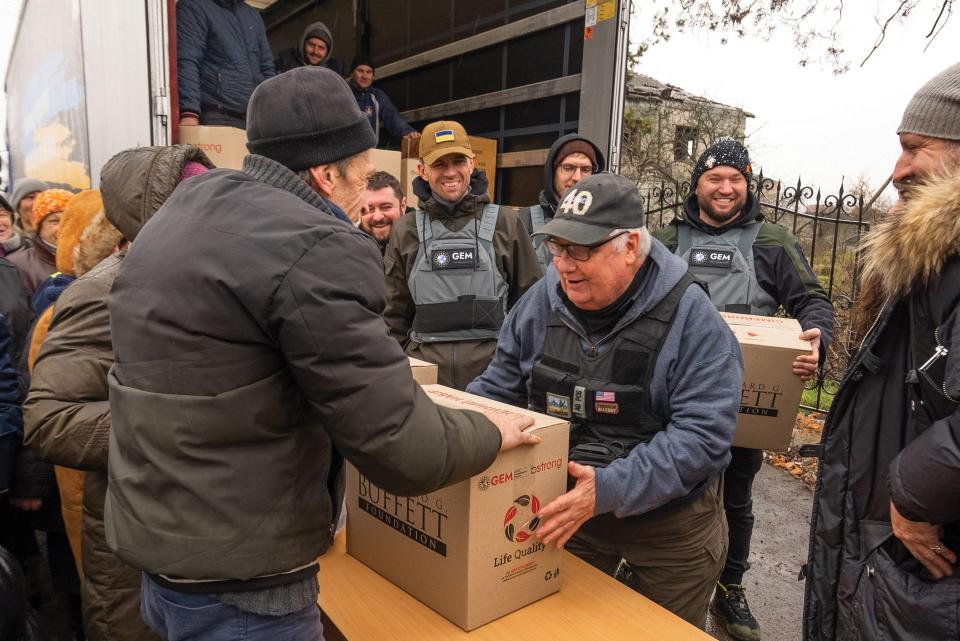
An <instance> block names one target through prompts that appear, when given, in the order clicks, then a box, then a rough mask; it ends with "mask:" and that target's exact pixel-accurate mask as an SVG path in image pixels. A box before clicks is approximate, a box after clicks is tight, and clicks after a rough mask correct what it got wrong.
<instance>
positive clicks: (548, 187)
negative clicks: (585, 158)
mask: <svg viewBox="0 0 960 641" xmlns="http://www.w3.org/2000/svg"><path fill="white" fill-rule="evenodd" d="M571 140H582V141H584V142H585V143H588V144H589V145H590V146H592V147H593V150H594V153H595V154H597V168H596V170H595V171H597V172H600V171H603V170H605V169H606V168H607V161H606V159H605V158H604V157H603V152H602V151H600V148H599V147H597V146H596V145H595V144H594V143H593V141H592V140H590V139H589V138H584V137H583V136H581V135H580V134H567V135H566V136H561V137H560V138H557V141H556V142H554V143H553V144H552V145H550V151H549V153H547V160H546V162H544V163H543V189H542V190H541V191H540V197H539V199H538V202H539V204H540V206H541V207H542V208H543V217H544V219H545V220H544V222H550V221H551V220H552V219H553V217H554V215H555V214H556V213H557V205H558V204H559V199H558V197H557V193H556V191H555V189H556V186H555V185H554V180H553V178H554V173H556V172H555V171H554V167H553V164H554V163H555V162H557V154H558V153H559V152H560V148H561V147H563V146H564V145H565V144H567V143H568V142H570V141H571ZM560 195H561V196H562V195H563V194H560ZM519 216H520V220H522V221H523V225H524V227H526V228H527V231H528V232H529V233H531V234H532V233H533V226H532V223H531V221H530V208H529V207H524V208H523V209H521V210H520V212H519Z"/></svg>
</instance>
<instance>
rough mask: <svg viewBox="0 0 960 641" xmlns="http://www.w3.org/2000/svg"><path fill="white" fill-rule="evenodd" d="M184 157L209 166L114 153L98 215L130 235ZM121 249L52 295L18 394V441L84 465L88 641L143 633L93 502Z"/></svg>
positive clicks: (102, 483)
mask: <svg viewBox="0 0 960 641" xmlns="http://www.w3.org/2000/svg"><path fill="white" fill-rule="evenodd" d="M189 161H198V162H201V163H204V164H206V165H208V166H210V167H212V165H211V164H210V163H209V161H208V160H207V159H206V157H205V156H204V155H203V153H202V152H200V151H199V150H198V149H196V148H195V147H189V146H186V145H176V146H172V147H140V148H137V149H132V150H128V151H125V152H122V153H121V154H119V155H117V156H115V157H114V158H113V159H111V160H110V162H109V163H108V164H107V165H106V166H105V167H104V169H103V172H102V174H101V178H100V181H101V190H102V191H103V194H104V200H105V202H106V203H108V204H109V208H108V209H105V213H106V216H107V218H108V219H109V220H110V222H111V223H113V225H114V226H115V227H117V228H118V229H121V230H123V232H124V234H125V236H126V237H127V238H128V239H129V238H135V237H136V235H137V232H138V231H139V230H140V228H141V227H142V225H143V224H144V223H145V222H146V221H147V220H148V219H149V218H150V216H151V215H152V214H153V213H154V212H155V211H156V210H157V209H158V208H159V207H160V205H162V204H163V202H164V201H165V200H166V199H167V197H169V195H170V193H171V192H172V191H173V189H174V188H175V187H176V185H177V181H178V178H179V176H180V172H181V171H182V170H183V166H184V165H185V164H186V163H187V162H189ZM122 260H123V255H122V254H120V255H115V256H110V257H109V258H107V259H106V260H104V261H103V262H101V263H100V264H99V265H97V266H96V267H94V268H93V269H92V270H90V271H89V272H87V273H85V274H83V275H82V276H81V277H80V278H79V279H78V280H77V281H75V282H74V283H73V285H71V286H70V288H69V289H68V290H67V291H65V292H64V294H63V295H62V296H61V297H60V298H59V299H58V300H57V306H56V311H55V312H54V315H53V319H52V321H51V323H50V329H49V331H48V333H47V336H46V338H45V339H44V342H43V347H42V348H41V350H40V353H39V355H38V357H37V361H36V363H35V364H34V368H33V380H32V385H31V387H30V394H29V395H28V396H27V399H26V401H25V403H24V408H25V409H24V411H25V418H26V422H27V423H26V441H27V444H28V445H29V446H30V447H31V448H33V449H34V450H36V451H37V452H38V453H39V454H40V456H42V457H43V458H44V459H45V460H48V461H50V462H52V463H55V464H57V465H61V466H66V467H70V468H74V469H80V470H84V471H85V472H86V473H85V475H84V480H83V499H82V501H83V528H82V531H83V534H82V537H83V546H82V549H83V554H82V555H81V563H82V568H83V575H84V577H85V580H84V582H83V584H82V588H81V589H82V597H83V618H84V622H85V630H86V634H87V638H88V639H90V641H103V640H111V641H113V640H116V641H121V640H131V641H132V640H134V639H152V638H155V636H154V634H153V633H152V632H150V631H149V630H148V629H147V628H146V626H144V624H143V621H142V620H141V618H140V616H139V607H140V572H139V571H138V570H135V569H134V568H132V567H130V566H129V565H127V564H125V563H123V562H122V561H121V560H120V559H118V558H117V557H116V556H115V555H114V554H113V553H112V552H111V551H110V550H109V548H108V547H107V542H106V539H105V538H104V530H103V501H104V496H105V495H106V491H107V454H108V443H109V436H110V403H109V394H108V389H107V372H108V370H109V369H110V366H111V365H113V346H112V342H111V336H110V315H109V313H108V311H107V295H108V294H109V292H110V287H111V286H112V284H113V281H114V279H115V278H116V276H117V273H119V271H120V265H121V264H122Z"/></svg>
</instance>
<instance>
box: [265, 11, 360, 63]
mask: <svg viewBox="0 0 960 641" xmlns="http://www.w3.org/2000/svg"><path fill="white" fill-rule="evenodd" d="M332 56H333V35H331V33H330V30H329V29H328V28H327V25H325V24H323V23H322V22H314V23H312V24H309V25H307V27H306V28H305V29H304V30H303V34H302V35H301V36H300V40H298V41H297V44H295V45H293V46H292V47H290V48H289V49H287V50H286V51H283V52H281V53H280V55H279V56H277V58H276V60H274V61H273V66H274V67H275V68H276V70H277V73H283V72H285V71H290V70H291V69H296V68H297V67H303V66H307V65H309V66H311V67H319V66H320V65H323V66H324V67H326V68H327V69H331V70H333V71H336V72H337V73H338V74H342V73H343V69H342V67H343V65H341V64H340V61H339V60H337V59H336V58H333V57H332Z"/></svg>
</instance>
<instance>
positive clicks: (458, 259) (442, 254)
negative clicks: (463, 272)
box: [430, 247, 477, 269]
mask: <svg viewBox="0 0 960 641" xmlns="http://www.w3.org/2000/svg"><path fill="white" fill-rule="evenodd" d="M430 262H431V263H432V264H433V268H434V269H464V268H469V269H473V268H474V267H475V266H476V264H477V254H476V251H475V250H474V248H473V247H468V248H463V249H435V250H433V251H431V252H430Z"/></svg>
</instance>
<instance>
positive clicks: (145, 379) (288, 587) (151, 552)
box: [104, 67, 536, 640]
mask: <svg viewBox="0 0 960 641" xmlns="http://www.w3.org/2000/svg"><path fill="white" fill-rule="evenodd" d="M249 106H250V108H249V113H248V125H247V136H248V139H249V143H248V147H249V148H250V151H251V154H250V156H248V157H247V158H246V159H245V161H244V166H243V169H242V171H234V170H226V169H224V170H216V171H212V172H209V173H208V174H205V175H203V176H199V177H196V178H192V179H191V180H189V181H187V182H186V183H184V184H182V185H181V186H180V187H178V188H177V190H176V191H174V193H173V195H172V196H170V198H169V199H168V200H167V201H166V203H165V204H164V205H163V207H161V208H160V210H159V211H157V213H156V214H155V215H154V216H153V217H152V218H151V219H150V221H149V222H147V224H146V225H144V227H143V229H142V230H141V231H140V233H139V235H138V236H137V241H136V242H135V243H134V244H133V245H132V248H131V250H130V251H129V254H128V255H127V257H126V259H125V260H124V263H123V267H122V269H121V271H120V274H119V276H118V277H117V279H116V281H115V282H114V285H113V289H112V292H111V294H110V298H109V309H110V316H111V329H112V334H113V345H114V351H115V355H116V364H115V365H114V367H113V369H111V370H110V375H109V386H110V411H111V419H112V427H111V434H110V458H109V471H108V474H109V489H108V492H107V496H106V502H105V507H104V510H105V521H106V522H105V530H106V538H107V542H108V544H109V546H110V547H111V548H112V549H113V550H114V551H115V552H116V553H117V555H118V556H119V557H120V558H121V559H123V560H124V561H125V562H127V563H128V564H130V565H132V566H133V567H136V568H140V569H142V570H143V578H142V606H141V612H142V613H143V616H144V620H145V622H146V623H147V625H148V626H150V627H151V628H152V629H153V630H154V631H156V632H157V634H159V635H160V636H161V638H163V639H169V640H173V639H235V638H238V635H239V634H240V633H238V632H237V631H238V630H242V631H244V636H243V638H247V639H279V638H303V639H318V638H322V632H321V630H322V626H321V623H320V616H319V613H318V610H317V607H316V597H317V581H316V572H317V565H316V559H317V557H318V556H319V555H321V554H323V553H324V551H325V550H326V549H327V548H328V547H329V545H330V542H331V539H332V535H333V532H334V526H335V524H336V523H337V517H338V512H339V509H340V505H341V501H342V496H343V476H342V472H343V459H344V458H346V459H347V460H349V461H351V462H352V463H353V464H354V465H356V466H357V468H358V469H359V470H360V471H361V473H362V474H364V475H365V476H368V477H369V478H370V479H371V480H372V481H374V482H375V483H377V484H378V485H380V486H381V487H384V488H385V489H388V490H389V491H391V492H394V493H397V494H400V495H411V494H422V493H426V492H429V491H432V490H433V489H434V488H437V487H440V486H442V485H444V484H447V483H452V482H455V481H458V480H461V479H464V478H467V477H469V476H471V475H473V474H476V473H478V472H480V471H481V470H483V469H484V468H486V467H487V466H488V465H489V464H490V463H491V462H492V460H493V459H494V457H495V456H496V455H497V452H498V450H500V449H506V448H509V447H512V446H515V445H517V444H519V443H521V442H533V441H535V440H536V438H535V437H534V436H530V435H524V434H523V433H522V432H520V428H522V427H524V426H525V425H524V424H523V423H522V422H515V421H509V420H504V419H502V418H495V419H493V421H495V422H492V421H491V419H487V418H486V417H484V416H483V415H481V414H477V413H474V412H461V411H451V410H448V409H444V408H440V407H437V406H436V405H434V404H433V403H432V402H431V401H430V400H429V398H428V397H427V396H426V395H425V394H424V393H423V391H422V390H421V389H420V388H419V387H418V386H417V385H416V383H414V381H413V378H412V376H411V374H410V370H409V364H408V360H407V358H406V357H405V356H404V354H403V352H402V351H401V350H400V347H399V346H398V345H397V343H396V341H394V340H393V339H391V338H390V337H389V336H388V334H387V328H386V326H385V325H384V322H383V318H382V316H381V314H382V311H383V307H384V304H385V300H384V285H383V273H382V271H381V261H380V255H379V252H378V249H377V246H376V243H375V242H374V241H373V240H372V239H370V238H369V237H368V236H367V235H366V234H364V233H363V232H362V231H360V230H359V229H357V228H356V227H355V226H354V225H353V221H355V220H356V219H357V217H358V216H359V214H360V213H361V212H362V210H363V207H364V192H365V189H366V185H367V176H368V174H370V173H371V172H372V171H373V166H372V163H371V161H370V154H369V151H368V150H369V149H370V148H371V147H372V146H373V143H374V139H373V132H372V131H371V130H370V127H369V126H368V125H367V120H366V117H365V116H364V115H363V114H362V113H361V112H360V110H359V108H358V107H357V104H356V102H355V101H354V100H353V96H351V94H350V89H349V88H348V87H347V84H346V82H344V80H343V79H342V78H340V77H339V76H337V74H335V73H333V72H332V71H330V70H328V69H323V68H316V67H303V68H299V69H295V70H293V71H290V72H287V73H285V74H281V75H279V76H277V77H275V78H273V79H271V80H268V81H266V82H265V83H263V84H262V85H261V86H260V87H259V88H258V89H257V90H256V91H254V94H253V96H252V97H251V99H250V105H249Z"/></svg>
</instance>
